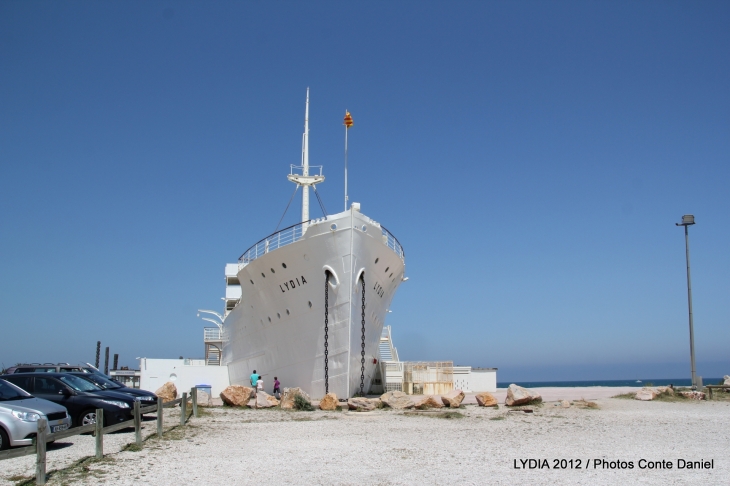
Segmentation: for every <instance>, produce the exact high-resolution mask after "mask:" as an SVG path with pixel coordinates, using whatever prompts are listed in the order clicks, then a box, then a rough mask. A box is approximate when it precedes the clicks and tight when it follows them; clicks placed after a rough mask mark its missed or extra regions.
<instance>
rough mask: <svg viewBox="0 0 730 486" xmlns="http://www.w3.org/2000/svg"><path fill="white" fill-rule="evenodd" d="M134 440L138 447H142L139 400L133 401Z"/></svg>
mask: <svg viewBox="0 0 730 486" xmlns="http://www.w3.org/2000/svg"><path fill="white" fill-rule="evenodd" d="M134 440H135V442H136V444H137V445H138V446H141V445H142V416H141V414H140V413H139V400H135V401H134Z"/></svg>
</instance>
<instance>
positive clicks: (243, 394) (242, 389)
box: [221, 385, 253, 407]
mask: <svg viewBox="0 0 730 486" xmlns="http://www.w3.org/2000/svg"><path fill="white" fill-rule="evenodd" d="M252 395H253V388H250V387H247V386H242V385H231V386H229V387H227V388H226V389H225V390H223V391H222V392H221V400H223V403H225V404H226V405H229V406H231V407H245V406H246V405H248V401H249V400H250V399H251V396H252Z"/></svg>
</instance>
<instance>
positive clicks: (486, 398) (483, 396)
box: [474, 392, 499, 407]
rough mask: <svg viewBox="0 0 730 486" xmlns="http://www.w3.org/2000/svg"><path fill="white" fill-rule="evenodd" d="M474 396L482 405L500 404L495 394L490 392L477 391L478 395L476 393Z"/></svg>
mask: <svg viewBox="0 0 730 486" xmlns="http://www.w3.org/2000/svg"><path fill="white" fill-rule="evenodd" d="M474 398H476V399H477V404H478V405H479V406H480V407H498V406H499V403H498V402H497V399H496V398H494V396H493V395H492V394H491V393H488V392H481V393H477V394H476V395H474Z"/></svg>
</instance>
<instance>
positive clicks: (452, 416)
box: [432, 412, 465, 419]
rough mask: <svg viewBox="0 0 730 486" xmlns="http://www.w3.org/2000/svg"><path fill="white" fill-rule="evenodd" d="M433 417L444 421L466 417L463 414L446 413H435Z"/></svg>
mask: <svg viewBox="0 0 730 486" xmlns="http://www.w3.org/2000/svg"><path fill="white" fill-rule="evenodd" d="M432 417H437V418H442V419H460V418H464V417H465V415H464V414H463V413H461V412H444V413H435V414H433V415H432Z"/></svg>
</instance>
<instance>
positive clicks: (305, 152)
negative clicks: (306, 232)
mask: <svg viewBox="0 0 730 486" xmlns="http://www.w3.org/2000/svg"><path fill="white" fill-rule="evenodd" d="M309 168H310V167H309V88H307V104H306V108H305V110H304V133H303V134H302V165H301V166H295V165H292V166H291V171H290V173H289V175H288V176H287V179H289V180H290V181H292V182H293V183H295V184H296V185H297V186H302V223H303V222H305V221H309V186H314V185H315V184H319V183H320V182H322V181H324V176H323V175H322V166H321V165H319V166H313V167H312V168H313V169H314V168H318V169H319V174H318V175H309ZM296 169H301V174H297V173H295V170H296Z"/></svg>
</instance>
